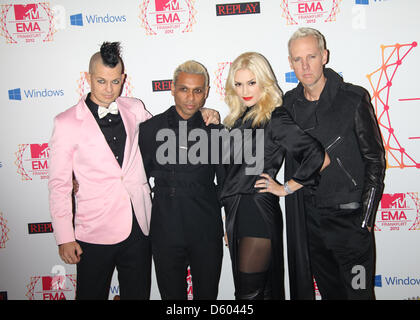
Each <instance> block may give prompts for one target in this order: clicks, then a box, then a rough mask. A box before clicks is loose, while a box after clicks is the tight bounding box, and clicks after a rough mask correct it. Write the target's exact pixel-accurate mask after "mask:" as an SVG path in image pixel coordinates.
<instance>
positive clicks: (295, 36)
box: [287, 27, 326, 56]
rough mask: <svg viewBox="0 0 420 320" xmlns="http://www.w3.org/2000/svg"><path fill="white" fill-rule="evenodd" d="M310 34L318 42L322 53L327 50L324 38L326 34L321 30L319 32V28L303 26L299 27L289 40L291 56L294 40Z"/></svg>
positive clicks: (288, 45)
mask: <svg viewBox="0 0 420 320" xmlns="http://www.w3.org/2000/svg"><path fill="white" fill-rule="evenodd" d="M308 36H312V37H314V38H315V39H316V41H317V43H318V48H319V51H320V52H321V53H323V52H324V51H325V50H326V45H325V38H324V36H323V35H322V33H321V32H319V31H318V30H316V29H314V28H307V27H302V28H299V29H297V30H296V31H295V32H294V33H293V34H292V36H291V37H290V39H289V42H288V43H287V48H288V50H289V56H291V54H290V47H291V45H292V41H293V40H297V39H300V38H305V37H308Z"/></svg>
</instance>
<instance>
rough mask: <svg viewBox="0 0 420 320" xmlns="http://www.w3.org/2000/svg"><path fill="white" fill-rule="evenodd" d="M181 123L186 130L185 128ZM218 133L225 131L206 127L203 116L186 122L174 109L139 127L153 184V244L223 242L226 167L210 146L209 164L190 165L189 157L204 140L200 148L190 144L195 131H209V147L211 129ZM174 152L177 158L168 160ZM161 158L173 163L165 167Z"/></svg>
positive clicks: (195, 143)
mask: <svg viewBox="0 0 420 320" xmlns="http://www.w3.org/2000/svg"><path fill="white" fill-rule="evenodd" d="M180 123H181V125H183V126H184V127H180ZM219 128H221V126H216V125H209V126H206V125H205V123H204V120H203V118H202V116H201V112H197V113H196V114H194V115H193V116H192V117H191V118H190V119H188V120H183V119H182V118H181V117H180V116H179V115H178V113H177V112H176V109H175V106H172V107H171V108H169V109H168V110H167V111H165V112H163V113H161V114H159V115H156V116H154V117H152V118H151V119H149V120H147V121H145V122H143V123H141V124H140V129H139V146H140V151H141V154H142V157H143V164H144V168H145V170H146V174H147V177H148V178H150V177H153V178H154V187H153V189H152V191H153V195H154V196H153V200H152V218H151V223H150V224H151V225H150V235H151V239H152V241H161V242H167V243H172V244H177V243H178V242H180V243H183V241H184V240H185V238H186V237H187V238H189V240H190V241H192V242H194V241H201V240H204V239H205V240H220V239H221V237H222V236H223V222H222V218H221V204H220V202H219V192H220V191H219V189H220V187H221V184H222V181H223V179H224V167H223V166H222V165H218V164H212V163H211V161H210V160H211V159H210V157H211V148H210V145H209V148H208V151H209V152H208V157H209V161H207V163H197V164H191V163H190V160H191V159H189V158H187V157H186V156H187V152H190V151H191V150H195V149H193V148H194V146H197V143H198V142H199V140H200V137H198V140H197V142H196V141H191V140H187V135H189V134H190V132H191V131H192V130H194V129H202V130H201V132H204V131H205V132H206V136H207V137H209V138H208V143H209V144H210V142H211V139H210V136H211V133H210V131H211V129H219ZM165 130H166V131H165ZM159 132H160V133H159ZM159 135H160V137H159ZM172 135H173V137H174V138H175V139H174V140H172V141H171V140H170V138H169V136H172ZM184 135H185V136H184ZM204 140H205V139H204ZM204 140H203V141H204ZM172 142H173V143H172ZM166 147H168V148H166ZM171 148H172V151H173V152H172V153H174V154H173V157H172V156H171V155H170V154H169V153H171V151H170V149H171ZM166 149H167V150H166ZM159 156H161V157H163V158H165V159H168V160H169V161H170V162H171V163H166V164H164V163H162V161H161V160H162V159H158V157H159ZM166 156H167V158H166ZM165 159H163V160H165ZM181 159H182V160H181ZM215 176H217V182H218V184H217V185H216V184H215V183H214V182H215Z"/></svg>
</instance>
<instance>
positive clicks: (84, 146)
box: [48, 42, 151, 300]
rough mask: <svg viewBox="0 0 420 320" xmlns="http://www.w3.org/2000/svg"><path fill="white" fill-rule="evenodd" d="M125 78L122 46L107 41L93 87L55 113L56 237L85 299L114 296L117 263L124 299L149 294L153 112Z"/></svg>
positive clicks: (94, 64) (94, 61)
mask: <svg viewBox="0 0 420 320" xmlns="http://www.w3.org/2000/svg"><path fill="white" fill-rule="evenodd" d="M124 79H125V74H124V66H123V61H122V59H121V57H120V44H119V43H118V42H113V43H109V42H105V43H103V44H102V46H101V48H100V51H99V52H97V53H95V54H94V55H93V56H92V58H91V59H90V63H89V73H88V74H87V81H88V83H89V85H90V88H91V92H90V93H89V94H88V95H86V96H84V97H82V99H81V100H80V101H79V103H78V104H77V105H75V106H73V107H72V108H70V109H68V110H66V111H64V112H62V113H60V114H59V115H58V116H57V117H56V118H55V120H54V131H53V134H52V137H51V140H50V143H49V145H50V148H51V150H50V164H49V183H48V187H49V191H50V194H49V202H50V212H51V217H52V224H53V228H54V235H55V238H56V242H57V244H58V247H59V255H60V257H61V259H62V260H63V261H64V262H65V263H68V264H77V287H76V299H78V300H85V299H95V300H98V299H107V298H108V296H109V288H110V284H111V279H112V275H113V273H114V269H115V268H116V269H117V271H118V282H119V289H120V297H121V299H148V298H149V296H150V282H151V280H150V279H151V247H150V241H149V237H148V234H149V222H150V212H151V198H150V189H149V186H148V183H147V178H146V174H145V172H144V167H143V162H142V157H141V154H140V150H139V147H138V130H139V124H140V123H141V122H143V121H145V120H147V119H149V118H150V117H151V116H150V114H149V113H148V112H147V111H146V110H145V108H144V105H143V103H142V102H141V101H140V100H138V99H134V98H127V97H120V94H121V89H122V86H123V83H124ZM73 173H74V176H75V178H76V180H77V182H78V184H79V190H78V192H77V194H76V200H77V206H76V210H75V215H74V217H73V214H72V201H71V191H72V188H73V184H72V175H73ZM73 219H74V221H73Z"/></svg>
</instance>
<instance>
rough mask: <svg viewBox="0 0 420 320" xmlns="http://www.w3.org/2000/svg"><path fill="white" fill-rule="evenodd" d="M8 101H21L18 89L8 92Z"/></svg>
mask: <svg viewBox="0 0 420 320" xmlns="http://www.w3.org/2000/svg"><path fill="white" fill-rule="evenodd" d="M9 100H22V96H21V94H20V88H16V89H11V90H9Z"/></svg>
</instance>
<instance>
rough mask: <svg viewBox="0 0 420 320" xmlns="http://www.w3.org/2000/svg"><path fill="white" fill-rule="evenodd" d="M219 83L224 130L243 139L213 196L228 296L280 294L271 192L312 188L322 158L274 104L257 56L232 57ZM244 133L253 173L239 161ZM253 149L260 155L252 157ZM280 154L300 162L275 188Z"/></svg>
mask: <svg viewBox="0 0 420 320" xmlns="http://www.w3.org/2000/svg"><path fill="white" fill-rule="evenodd" d="M225 88H226V98H225V102H226V103H227V105H228V106H229V109H230V113H229V114H228V116H227V117H226V118H225V120H224V124H225V126H226V127H227V128H228V129H230V130H231V131H232V130H236V131H238V130H239V131H240V132H242V137H243V139H244V140H243V141H242V143H241V146H242V145H243V146H244V148H243V157H242V159H243V161H242V162H241V163H238V161H233V160H231V162H230V164H229V165H227V176H226V179H225V183H224V186H223V190H222V195H221V196H222V200H223V204H224V206H225V212H226V231H227V236H228V242H229V250H230V255H231V259H232V268H233V274H234V283H235V296H236V298H237V299H241V300H247V299H250V300H252V299H271V298H272V299H284V280H283V269H284V268H283V244H282V237H283V236H282V225H283V223H282V216H281V210H280V205H279V197H280V196H287V195H288V194H290V193H293V192H294V191H296V190H298V189H300V188H301V187H302V186H304V185H305V186H306V185H314V184H315V183H316V181H317V178H318V174H319V171H320V170H322V169H323V168H324V167H325V166H327V165H328V163H329V158H328V156H327V155H326V153H325V152H324V149H323V147H322V146H321V144H320V143H319V142H318V141H316V140H314V139H313V138H312V137H310V136H309V135H307V134H305V133H304V132H303V131H302V130H301V129H300V128H299V127H298V126H297V125H296V124H295V123H294V122H293V121H292V119H291V118H290V116H289V114H288V112H287V111H286V110H285V109H284V108H282V107H281V105H282V93H281V90H280V88H279V87H278V85H277V82H276V79H275V76H274V74H273V71H272V70H271V67H270V65H269V63H268V62H267V60H266V59H265V58H264V57H263V56H262V55H261V54H259V53H255V52H247V53H244V54H242V55H240V56H239V57H238V58H236V59H235V61H234V62H233V63H232V65H231V67H230V70H229V75H228V78H227V81H226V86H225ZM259 129H262V130H259ZM246 137H248V138H249V137H252V138H251V139H252V153H251V154H252V156H254V158H255V159H257V160H258V159H259V158H261V159H262V161H263V163H262V164H260V166H261V170H260V172H258V173H257V172H255V170H254V172H253V171H252V170H251V169H255V168H257V167H258V165H257V164H255V165H254V163H251V161H247V159H246V157H247V156H248V157H249V155H247V147H246V146H245V145H246V144H247V143H249V141H247V140H246V139H247V138H246ZM261 145H263V148H261ZM235 147H237V145H235V146H234V147H233V148H231V159H233V158H234V157H236V158H235V160H237V159H238V158H237V151H235V150H234V149H235ZM261 152H262V153H263V154H262V155H261V154H260V155H258V154H257V153H261ZM286 152H290V153H291V154H292V155H293V156H294V158H295V159H296V160H297V161H298V162H299V163H300V167H299V168H298V169H297V170H296V172H295V174H294V176H293V178H292V179H290V180H289V181H286V182H285V183H284V185H281V184H278V183H277V182H275V180H274V178H275V176H276V175H277V173H278V171H279V169H280V167H281V164H282V162H283V159H284V157H285V154H286ZM248 153H249V152H248ZM250 172H252V174H250ZM260 173H261V175H259V174H260Z"/></svg>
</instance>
